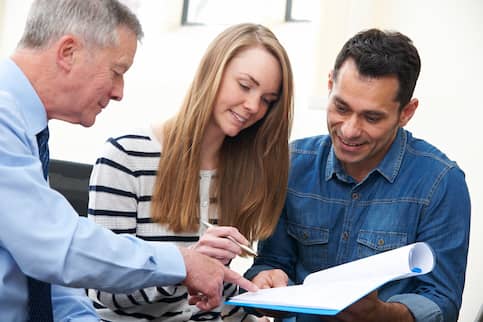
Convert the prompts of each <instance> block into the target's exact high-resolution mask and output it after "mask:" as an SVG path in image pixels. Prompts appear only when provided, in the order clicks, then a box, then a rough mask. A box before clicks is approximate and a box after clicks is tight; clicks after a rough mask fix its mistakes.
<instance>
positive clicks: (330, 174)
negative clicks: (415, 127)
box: [325, 128, 408, 183]
mask: <svg viewBox="0 0 483 322" xmlns="http://www.w3.org/2000/svg"><path fill="white" fill-rule="evenodd" d="M407 135H408V133H407V132H406V131H405V130H404V129H403V128H399V129H398V131H397V134H396V137H395V139H394V141H393V142H392V144H391V147H390V149H389V151H388V152H387V153H386V155H385V156H384V158H383V159H382V161H381V162H380V163H379V164H378V166H377V167H376V168H374V169H372V170H371V171H370V172H369V174H368V175H367V176H366V178H368V177H369V176H371V174H372V173H374V172H378V173H379V174H381V175H382V176H383V177H384V178H386V180H387V181H389V182H390V183H393V182H394V180H395V179H396V176H397V174H398V172H399V169H400V168H401V163H402V160H403V157H404V152H405V151H406V145H407ZM334 176H336V177H337V178H339V179H340V180H342V181H346V182H349V183H354V182H355V181H354V179H353V178H351V177H350V176H349V175H348V174H347V173H346V172H345V171H344V169H343V167H342V164H341V163H340V161H339V159H337V157H336V155H335V152H334V146H333V145H332V146H331V147H330V151H329V157H328V159H327V166H326V168H325V180H326V181H329V180H330V179H332V178H334ZM366 178H364V179H363V180H362V181H361V182H363V181H365V180H366Z"/></svg>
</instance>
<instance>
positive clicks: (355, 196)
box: [352, 192, 359, 200]
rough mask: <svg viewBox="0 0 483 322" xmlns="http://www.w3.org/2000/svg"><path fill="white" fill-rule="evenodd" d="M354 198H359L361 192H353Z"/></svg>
mask: <svg viewBox="0 0 483 322" xmlns="http://www.w3.org/2000/svg"><path fill="white" fill-rule="evenodd" d="M352 199H354V200H357V199H359V194H358V193H357V192H353V193H352Z"/></svg>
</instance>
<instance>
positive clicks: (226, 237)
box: [193, 226, 249, 264]
mask: <svg viewBox="0 0 483 322" xmlns="http://www.w3.org/2000/svg"><path fill="white" fill-rule="evenodd" d="M230 239H231V240H230ZM237 243H240V244H241V245H249V242H248V240H247V239H246V238H245V237H244V236H243V235H242V234H240V232H239V231H238V229H236V228H235V227H229V226H215V227H210V228H208V229H207V230H206V232H205V233H204V234H203V236H201V238H200V240H199V241H198V242H197V243H196V244H195V245H194V247H193V248H194V249H195V250H196V251H198V252H200V253H202V254H204V255H206V256H210V257H212V258H215V259H217V260H219V261H221V262H222V263H223V264H227V263H229V262H230V261H231V260H232V259H233V258H235V256H237V255H242V254H243V252H244V251H243V250H242V248H241V247H240V246H239V245H238V244H237Z"/></svg>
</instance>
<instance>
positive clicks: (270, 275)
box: [252, 269, 290, 318]
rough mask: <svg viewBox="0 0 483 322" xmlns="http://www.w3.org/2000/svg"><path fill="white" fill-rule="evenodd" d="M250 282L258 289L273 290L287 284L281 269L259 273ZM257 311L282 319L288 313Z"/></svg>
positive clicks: (286, 278)
mask: <svg viewBox="0 0 483 322" xmlns="http://www.w3.org/2000/svg"><path fill="white" fill-rule="evenodd" d="M252 282H253V283H254V284H255V285H256V286H257V287H258V288H260V289H262V288H274V287H283V286H287V284H288V276H287V274H285V272H284V271H282V270H281V269H271V270H268V271H261V272H260V273H258V274H257V276H255V277H254V278H253V280H252ZM257 311H258V312H259V313H261V314H263V315H267V316H271V317H275V318H284V317H287V316H289V314H290V313H287V312H283V311H273V310H262V309H257Z"/></svg>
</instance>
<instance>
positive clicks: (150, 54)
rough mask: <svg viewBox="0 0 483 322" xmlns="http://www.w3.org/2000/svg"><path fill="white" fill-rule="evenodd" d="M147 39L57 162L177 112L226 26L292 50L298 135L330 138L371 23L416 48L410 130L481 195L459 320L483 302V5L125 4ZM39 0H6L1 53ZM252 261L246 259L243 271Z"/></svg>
mask: <svg viewBox="0 0 483 322" xmlns="http://www.w3.org/2000/svg"><path fill="white" fill-rule="evenodd" d="M123 2H124V3H125V4H126V5H128V6H130V7H131V8H132V9H133V10H134V11H135V12H136V13H137V14H138V17H139V18H140V20H141V23H142V24H143V28H144V32H145V38H144V40H143V42H142V44H141V45H140V46H139V47H138V52H137V55H136V59H135V62H134V65H133V67H132V68H131V70H130V71H129V72H128V73H127V74H126V78H125V83H126V86H125V91H124V99H123V100H122V101H121V102H111V103H110V105H109V108H108V109H106V110H104V112H103V113H102V114H100V115H99V116H98V118H97V122H96V124H95V125H94V126H93V127H91V128H89V129H86V128H83V127H81V126H73V125H70V124H64V123H61V122H56V121H54V122H51V125H50V129H51V141H50V151H51V157H52V158H56V159H63V160H70V161H76V162H84V163H94V162H95V159H96V156H97V154H98V152H99V150H100V148H101V146H102V144H103V142H104V141H105V140H106V139H107V138H108V137H110V136H115V135H116V134H118V133H121V132H126V131H127V130H130V129H132V128H137V127H145V126H148V125H149V124H150V123H152V122H154V121H158V120H164V119H166V118H168V117H169V116H171V115H173V114H174V113H175V112H176V111H177V110H178V108H179V105H180V104H181V101H182V100H183V97H184V94H185V91H186V90H187V87H188V85H189V83H190V81H191V79H192V77H193V75H194V72H195V69H196V67H197V65H198V62H199V60H200V59H201V56H202V54H203V53H204V50H205V49H206V47H207V46H208V44H209V42H210V41H211V40H212V39H213V38H214V37H215V36H216V35H217V34H218V33H219V32H220V31H221V30H223V29H225V28H226V27H227V26H228V25H230V24H233V23H238V22H257V23H261V24H264V25H266V26H268V27H270V28H271V29H272V30H273V31H274V33H275V34H276V35H277V37H278V38H279V40H280V41H281V43H282V44H283V45H284V46H285V48H286V49H287V51H288V54H289V56H290V59H291V62H292V67H293V70H294V76H295V122H294V128H293V131H292V137H291V139H295V138H299V137H303V136H309V135H316V134H321V133H327V128H326V123H325V103H326V97H327V95H328V92H327V75H328V73H329V71H330V69H331V67H332V65H333V62H334V59H335V56H336V54H337V52H338V51H339V49H340V48H341V46H342V45H343V43H344V42H345V41H346V40H347V39H348V38H349V37H351V36H352V35H353V34H355V33H356V32H358V31H360V30H362V29H367V28H371V27H377V28H383V29H391V30H398V31H401V32H403V33H405V34H406V35H408V36H409V37H410V38H411V39H412V40H413V41H414V43H415V45H416V47H417V48H418V50H419V53H420V56H421V59H422V71H421V75H420V79H419V82H418V85H417V86H416V92H415V97H418V98H419V101H420V104H419V108H418V110H417V111H416V114H415V116H414V117H413V119H412V120H411V121H410V123H409V124H408V126H407V127H406V128H407V129H408V130H410V131H412V132H413V134H414V135H415V136H416V137H419V138H423V139H425V140H427V141H429V142H430V143H432V144H434V145H435V146H437V147H438V148H440V149H441V150H442V151H443V152H445V153H446V154H447V155H448V156H449V157H450V158H451V159H453V160H455V161H457V162H458V164H459V165H460V167H461V168H462V169H463V170H464V171H465V173H466V179H467V183H468V186H469V189H470V193H471V198H472V210H473V211H472V229H471V240H470V250H469V259H468V270H467V280H466V285H465V291H464V294H463V307H462V310H461V313H460V319H459V321H465V322H466V321H474V320H475V318H476V315H477V313H478V310H479V309H480V307H481V306H482V303H483V259H482V255H481V254H483V217H482V212H483V198H482V196H483V169H482V167H483V135H482V133H481V132H480V130H481V129H482V128H483V124H482V120H483V104H482V99H481V95H482V92H483V59H482V57H483V36H482V35H483V22H482V18H483V1H481V0H459V1H456V0H426V1H417V0H405V1H398V0H338V1H329V0H320V1H316V0H264V1H260V0H158V1H155V0H129V1H128V0H124V1H123ZM30 3H31V0H0V56H1V57H2V58H3V57H7V56H8V55H9V54H10V53H11V52H12V51H13V49H14V48H15V46H16V44H17V41H18V40H19V38H20V35H21V33H22V30H23V25H24V22H25V18H26V15H27V13H28V8H29V5H30ZM248 265H250V263H249V261H248V260H239V261H237V262H236V263H235V269H237V270H240V271H243V270H244V269H245V267H247V266H248Z"/></svg>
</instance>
